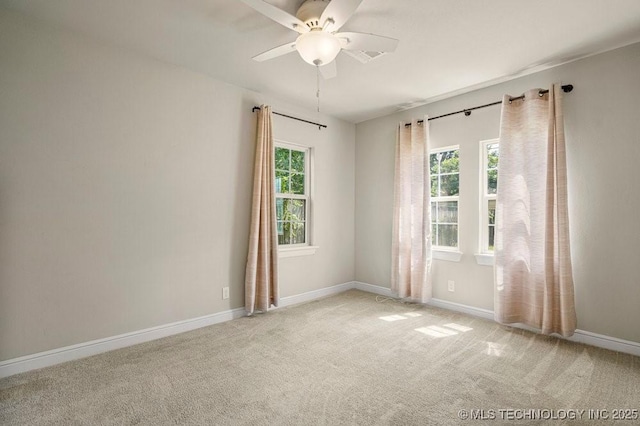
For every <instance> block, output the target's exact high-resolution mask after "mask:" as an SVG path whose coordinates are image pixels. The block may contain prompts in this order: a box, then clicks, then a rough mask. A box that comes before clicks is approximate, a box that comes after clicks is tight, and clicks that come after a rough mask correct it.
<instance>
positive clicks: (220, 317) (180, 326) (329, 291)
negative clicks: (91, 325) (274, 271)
mask: <svg viewBox="0 0 640 426" xmlns="http://www.w3.org/2000/svg"><path fill="white" fill-rule="evenodd" d="M352 288H354V283H353V282H352V281H350V282H347V283H344V284H338V285H334V286H332V287H326V288H322V289H320V290H314V291H310V292H307V293H302V294H297V295H295V296H288V297H283V298H281V299H280V307H284V306H290V305H295V304H298V303H302V302H307V301H310V300H314V299H318V298H320V297H325V296H330V295H333V294H338V293H342V292H343V291H347V290H350V289H352ZM245 315H246V311H245V310H244V308H237V309H232V310H228V311H224V312H218V313H215V314H211V315H205V316H203V317H199V318H192V319H188V320H184V321H178V322H174V323H171V324H164V325H160V326H157V327H151V328H147V329H144V330H138V331H133V332H131V333H125V334H120V335H117V336H111V337H106V338H104V339H98V340H92V341H90V342H84V343H78V344H76V345H71V346H65V347H63V348H58V349H52V350H49V351H45V352H39V353H36V354H32V355H26V356H22V357H19V358H13V359H9V360H7V361H2V362H0V378H3V377H8V376H13V375H14V374H18V373H24V372H26V371H31V370H36V369H38V368H43V367H49V366H52V365H56V364H60V363H63V362H67V361H73V360H76V359H80V358H85V357H88V356H92V355H97V354H100V353H103V352H108V351H112V350H114V349H120V348H124V347H127V346H132V345H137V344H139V343H145V342H149V341H151V340H156V339H161V338H163V337H168V336H172V335H174V334H179V333H184V332H186V331H191V330H195V329H197V328H201V327H207V326H209V325H214V324H219V323H221V322H225V321H230V320H233V319H236V318H241V317H243V316H245Z"/></svg>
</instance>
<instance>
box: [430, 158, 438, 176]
mask: <svg viewBox="0 0 640 426" xmlns="http://www.w3.org/2000/svg"><path fill="white" fill-rule="evenodd" d="M429 168H430V170H431V174H432V175H437V174H438V172H439V171H440V169H439V167H438V154H431V155H430V156H429Z"/></svg>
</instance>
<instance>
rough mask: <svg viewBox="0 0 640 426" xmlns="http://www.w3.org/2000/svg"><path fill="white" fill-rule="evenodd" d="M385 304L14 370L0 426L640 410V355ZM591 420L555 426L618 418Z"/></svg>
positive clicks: (310, 311)
mask: <svg viewBox="0 0 640 426" xmlns="http://www.w3.org/2000/svg"><path fill="white" fill-rule="evenodd" d="M378 300H380V298H379V297H378V298H376V296H375V295H372V294H369V293H364V292H360V291H356V290H352V291H349V292H346V293H343V294H340V295H337V296H333V297H329V298H326V299H322V300H318V301H314V302H310V303H306V304H302V305H298V306H294V307H290V308H285V309H280V310H276V311H273V312H270V313H269V314H267V315H258V316H256V317H251V318H242V319H239V320H235V321H231V322H227V323H224V324H219V325H215V326H211V327H207V328H203V329H200V330H196V331H193V332H189V333H185V334H181V335H178V336H173V337H169V338H165V339H161V340H157V341H154V342H150V343H145V344H142V345H138V346H134V347H130V348H126V349H121V350H117V351H113V352H109V353H106V354H102V355H97V356H94V357H90V358H85V359H83V360H79V361H73V362H69V363H66V364H62V365H59V366H55V367H50V368H45V369H42V370H38V371H33V372H29V373H25V374H20V375H16V376H13V377H9V378H6V379H3V380H0V423H1V424H3V425H5V424H10V425H13V424H28V425H45V424H46V425H51V424H60V425H74V424H105V425H108V424H119V425H120V424H124V425H129V424H145V425H164V424H211V425H245V424H246V425H249V424H251V425H255V424H277V425H341V424H360V425H377V424H380V425H386V424H388V425H430V424H433V425H446V424H471V423H475V422H472V421H471V420H466V421H463V420H461V419H459V417H458V416H459V414H458V413H459V410H472V409H484V410H485V411H484V413H481V414H478V413H476V415H484V416H485V417H492V415H493V417H495V418H496V420H495V421H489V422H488V421H484V422H481V423H484V424H504V423H508V424H537V423H540V424H542V423H545V422H544V421H534V420H530V419H528V420H522V421H508V420H507V417H509V416H511V417H512V418H522V417H521V416H523V415H524V414H525V412H521V411H516V410H518V409H526V410H531V409H536V410H537V409H540V410H561V409H576V410H589V409H600V410H604V409H606V410H609V411H608V413H612V412H613V410H614V409H619V408H629V409H640V358H637V357H633V356H630V355H625V354H620V353H615V352H610V351H607V350H603V349H598V348H594V347H589V346H583V345H579V344H574V343H570V342H566V341H562V340H558V339H555V338H549V337H543V336H538V335H535V334H532V333H529V332H525V331H521V330H513V329H509V328H506V327H502V326H499V325H497V324H495V323H493V322H491V321H486V320H483V319H478V318H474V317H470V316H465V315H461V314H456V313H452V312H449V311H445V310H440V309H434V308H425V307H422V306H418V305H413V304H402V303H399V302H396V301H393V300H384V301H378ZM507 409H513V410H514V411H502V412H500V411H498V410H507ZM491 410H495V411H493V412H492V411H491ZM492 413H493V414H492ZM502 413H503V414H502ZM528 413H529V415H530V416H531V415H536V412H529V411H528ZM602 413H603V412H600V415H601V416H602ZM538 414H539V415H540V416H541V417H543V418H544V417H545V416H547V417H549V416H555V417H559V418H562V417H563V416H565V415H568V414H563V412H562V411H553V412H552V411H540V412H538ZM503 415H504V416H506V417H505V420H502V417H501V416H503ZM577 415H578V414H576V416H577ZM588 415H589V412H588V411H587V412H584V413H583V416H584V417H583V420H582V421H580V420H576V421H563V420H556V421H553V423H552V424H554V425H559V424H599V423H606V424H611V422H610V421H608V422H597V421H587V420H586V419H587V416H588ZM518 416H520V417H518ZM592 417H593V412H592ZM622 423H623V424H627V425H630V424H640V421H635V422H634V421H626V422H622Z"/></svg>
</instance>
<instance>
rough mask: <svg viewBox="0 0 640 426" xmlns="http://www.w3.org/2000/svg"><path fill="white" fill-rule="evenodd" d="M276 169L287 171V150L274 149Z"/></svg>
mask: <svg viewBox="0 0 640 426" xmlns="http://www.w3.org/2000/svg"><path fill="white" fill-rule="evenodd" d="M276 169H278V170H287V171H288V170H289V150H288V149H286V148H278V147H276Z"/></svg>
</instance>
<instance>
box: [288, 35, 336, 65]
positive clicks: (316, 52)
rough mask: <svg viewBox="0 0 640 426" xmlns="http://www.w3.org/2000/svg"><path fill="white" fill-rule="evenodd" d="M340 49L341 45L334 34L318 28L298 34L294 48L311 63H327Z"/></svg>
mask: <svg viewBox="0 0 640 426" xmlns="http://www.w3.org/2000/svg"><path fill="white" fill-rule="evenodd" d="M340 49H342V46H341V45H340V41H339V40H338V38H337V37H336V36H334V35H333V34H331V33H327V32H324V31H322V30H318V29H313V30H311V31H309V32H308V33H304V34H300V35H299V36H298V39H297V40H296V50H297V51H298V53H299V54H300V56H301V57H302V59H304V61H305V62H307V63H308V64H311V65H316V66H322V65H326V64H328V63H329V62H331V61H333V60H334V59H335V58H336V56H338V53H340Z"/></svg>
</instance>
